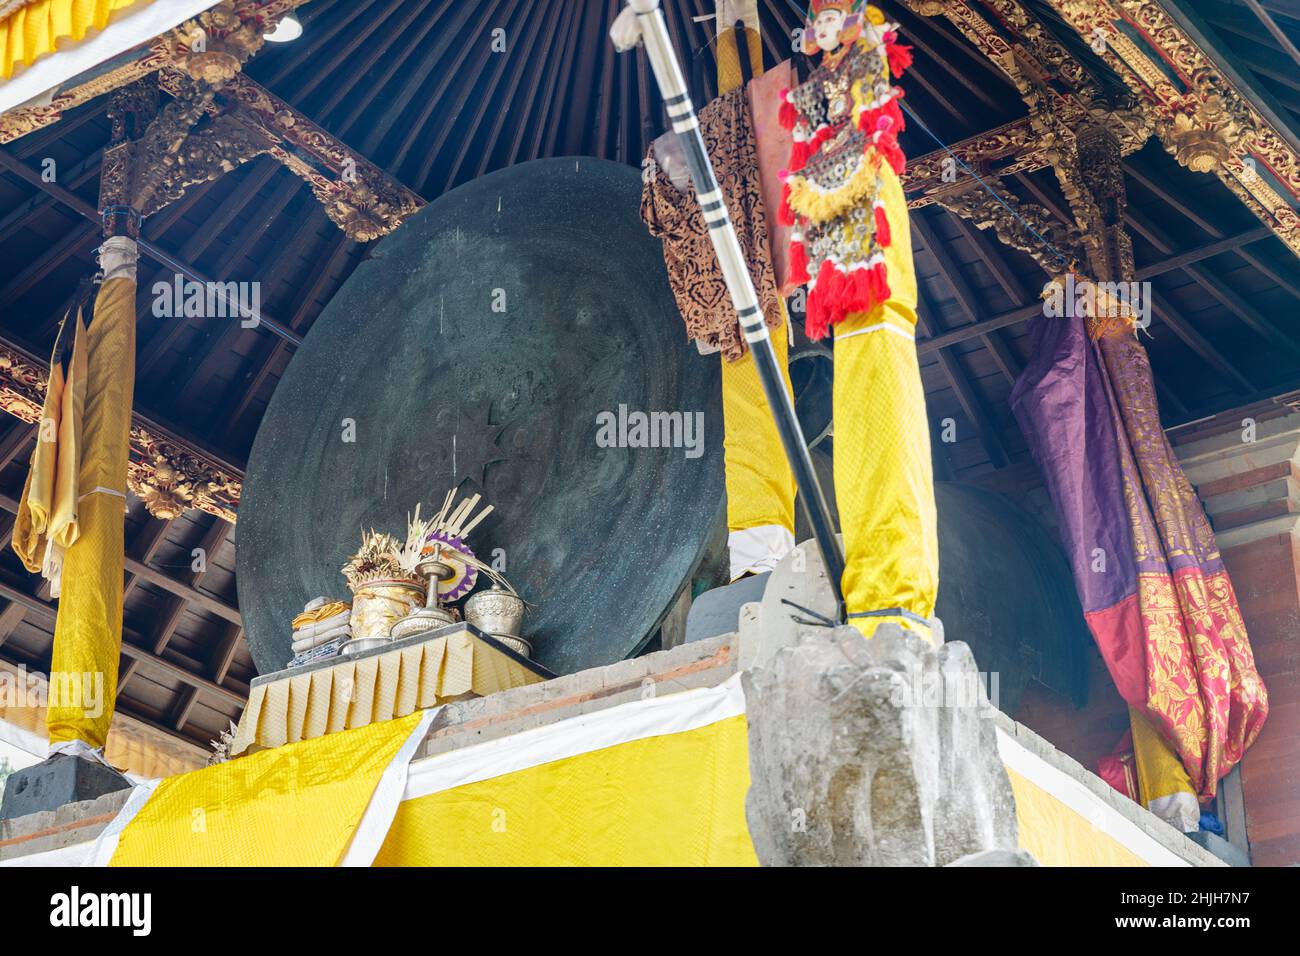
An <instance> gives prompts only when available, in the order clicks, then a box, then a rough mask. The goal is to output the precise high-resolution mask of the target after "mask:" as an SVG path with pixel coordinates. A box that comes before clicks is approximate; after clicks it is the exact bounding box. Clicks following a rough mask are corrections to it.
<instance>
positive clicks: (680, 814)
mask: <svg viewBox="0 0 1300 956" xmlns="http://www.w3.org/2000/svg"><path fill="white" fill-rule="evenodd" d="M746 733H747V731H746V726H745V718H744V715H740V716H737V717H729V718H727V719H725V720H719V721H716V722H714V723H711V724H708V725H707V726H704V727H700V728H698V729H695V730H688V731H684V732H681V733H674V734H665V735H662V736H655V737H646V738H644V739H641V740H632V741H629V742H627V743H622V744H618V745H616V746H613V747H606V748H603V749H600V750H593V751H590V752H588V753H583V754H578V755H577V756H573V757H568V758H565V759H563V760H556V761H552V762H550V763H544V764H541V765H539V766H535V767H529V768H527V769H524V770H518V771H515V772H513V773H507V774H503V775H501V776H497V777H493V778H491V779H489V780H482V781H478V782H475V783H469V784H466V785H464V786H459V787H454V788H452V789H449V790H444V791H442V792H438V793H431V794H428V795H427V796H423V797H416V798H414V799H411V800H407V801H405V802H403V803H402V805H401V807H400V808H399V809H398V811H397V816H396V817H395V818H394V820H393V826H392V829H390V830H389V833H388V838H387V839H386V840H385V841H384V845H383V847H382V848H381V849H380V851H379V855H378V856H377V857H376V858H375V865H376V866H756V865H757V863H758V860H757V858H756V857H755V856H754V848H753V844H752V843H751V842H750V839H749V830H748V828H747V827H746V825H745V793H746V791H747V790H748V789H749V756H748V754H749V751H748V745H747V741H746ZM432 759H434V760H436V759H438V758H436V757H435V758H432Z"/></svg>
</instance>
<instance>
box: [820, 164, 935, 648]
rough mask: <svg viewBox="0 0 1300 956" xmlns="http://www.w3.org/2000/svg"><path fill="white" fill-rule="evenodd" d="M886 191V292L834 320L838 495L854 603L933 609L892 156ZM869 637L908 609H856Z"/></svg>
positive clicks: (925, 484) (847, 591) (923, 438)
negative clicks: (866, 307) (892, 613)
mask: <svg viewBox="0 0 1300 956" xmlns="http://www.w3.org/2000/svg"><path fill="white" fill-rule="evenodd" d="M880 196H881V199H882V200H883V201H884V204H885V214H886V216H887V217H888V219H889V227H890V233H891V235H892V242H891V243H890V245H889V247H888V248H886V250H885V265H886V268H887V270H888V274H889V289H890V298H889V299H888V300H887V301H885V302H883V303H882V304H881V305H880V306H879V307H878V308H876V309H874V310H872V311H871V312H869V313H867V312H860V313H856V314H853V315H849V316H847V317H846V318H845V319H844V321H843V322H841V323H840V324H838V325H836V326H834V334H835V382H834V389H833V406H834V415H835V498H836V502H837V504H838V506H839V513H840V529H841V531H842V532H843V534H844V549H845V569H844V577H843V588H844V602H845V605H846V608H847V611H848V613H849V614H850V615H851V614H854V613H861V612H867V611H880V610H884V609H887V608H895V607H897V608H902V609H904V610H906V611H910V612H911V613H913V614H916V615H919V616H921V617H924V618H928V617H930V616H931V615H932V614H933V613H934V601H935V596H936V594H937V592H938V589H939V536H938V519H937V516H936V514H935V506H934V473H933V471H932V466H931V461H930V425H929V420H928V419H927V418H926V415H925V391H924V389H923V388H922V385H921V370H920V365H919V363H918V360H917V355H916V341H915V335H916V274H915V272H914V271H913V267H912V241H911V233H910V230H909V228H908V221H907V202H906V199H905V198H904V196H903V188H902V185H901V184H900V183H899V181H898V177H897V176H896V175H894V172H893V170H892V169H890V168H889V166H888V164H885V163H882V164H881V191H880ZM849 620H850V623H852V624H853V625H854V626H856V627H857V628H858V629H859V630H861V631H862V632H863V634H865V635H867V636H868V637H870V636H871V635H872V634H873V633H874V632H875V629H876V628H877V627H878V626H879V625H880V624H882V623H885V622H894V623H898V624H901V625H902V626H903V627H906V628H909V629H911V630H913V631H916V632H917V633H919V634H921V635H922V636H923V637H929V634H928V628H926V627H924V626H923V625H919V624H917V623H916V622H913V621H911V620H910V619H908V618H905V617H867V618H861V617H859V618H852V617H851V618H850V619H849Z"/></svg>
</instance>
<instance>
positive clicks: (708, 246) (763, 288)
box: [641, 86, 781, 361]
mask: <svg viewBox="0 0 1300 956" xmlns="http://www.w3.org/2000/svg"><path fill="white" fill-rule="evenodd" d="M700 132H701V133H702V134H703V135H704V145H705V146H706V147H707V148H708V151H709V157H710V158H711V159H712V161H713V172H714V175H715V176H717V178H718V184H719V185H720V186H721V187H722V194H723V196H724V198H725V200H726V203H727V212H728V213H730V215H731V222H732V224H733V225H734V226H735V227H736V234H737V236H738V237H739V238H740V248H741V251H742V252H743V253H744V254H745V261H746V262H748V263H749V274H750V276H751V277H752V278H753V280H754V288H755V289H757V290H758V299H759V302H760V303H761V304H762V307H763V317H764V319H766V321H767V324H768V326H769V327H770V328H779V327H780V325H781V304H780V300H779V298H778V297H777V291H776V279H775V277H774V274H773V271H772V261H771V257H770V255H769V248H770V247H769V246H768V236H767V218H766V215H765V213H764V209H763V194H762V190H761V188H760V185H759V176H758V155H757V150H756V149H755V146H754V125H753V123H752V121H751V119H750V113H749V102H748V98H747V97H746V95H745V88H744V87H743V86H740V87H737V88H736V89H734V90H732V91H730V92H728V93H724V94H722V95H721V96H719V97H718V98H717V99H716V100H714V101H713V102H712V103H710V104H709V105H708V106H706V107H704V109H702V110H700ZM647 159H649V160H650V162H649V163H647V164H646V167H647V170H648V172H647V174H646V178H647V181H646V184H645V187H644V188H643V189H642V191H641V218H642V219H644V220H645V223H646V225H647V226H648V227H649V229H650V234H651V235H653V236H657V237H658V238H659V239H661V240H663V244H664V265H665V266H667V267H668V283H669V285H670V286H672V290H673V295H674V296H675V297H676V299H677V308H678V309H679V310H680V311H681V313H682V318H683V319H685V321H686V334H687V336H688V337H690V338H692V339H695V340H696V341H698V342H700V343H702V344H703V345H705V346H711V347H713V348H716V349H718V350H720V351H721V352H722V354H723V355H724V356H726V358H727V359H728V361H735V360H736V359H738V358H740V357H741V356H742V355H744V354H745V350H746V346H745V339H744V337H743V336H742V335H741V332H740V325H739V323H738V322H737V320H736V310H735V308H734V307H733V306H732V304H731V296H730V295H729V294H728V293H727V284H726V282H725V281H723V278H722V269H721V267H720V266H719V265H718V259H717V256H716V255H715V254H714V252H713V244H712V242H711V241H710V240H709V231H708V228H707V227H706V226H705V225H704V215H703V213H701V212H700V207H699V204H698V203H697V202H696V201H695V189H694V187H693V186H692V185H691V184H690V183H689V182H688V183H687V184H686V188H685V191H682V190H679V189H678V188H677V187H676V186H674V185H673V183H672V180H670V179H669V178H668V176H667V175H666V174H665V173H664V171H663V169H662V168H661V167H660V165H659V164H658V163H656V162H654V146H653V144H652V145H651V147H650V151H649V152H648V153H647Z"/></svg>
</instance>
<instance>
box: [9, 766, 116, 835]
mask: <svg viewBox="0 0 1300 956" xmlns="http://www.w3.org/2000/svg"><path fill="white" fill-rule="evenodd" d="M130 787H131V781H129V780H127V779H126V777H124V776H122V775H121V774H120V773H118V772H117V771H116V770H113V769H112V768H110V767H106V766H104V765H103V764H102V763H98V762H97V761H94V760H87V759H84V758H82V757H72V756H66V755H58V756H54V757H50V758H49V759H47V760H43V761H41V762H40V763H38V764H35V765H33V766H31V767H24V768H23V769H22V770H15V771H14V772H13V773H12V774H10V775H9V777H8V779H7V780H5V787H4V800H3V802H0V819H4V820H9V819H12V818H15V817H25V816H27V815H28V814H31V813H40V812H41V811H44V810H57V809H58V808H59V807H61V806H63V805H64V804H68V803H80V802H82V801H84V800H94V799H96V798H97V797H100V796H103V795H104V794H106V793H113V792H115V791H117V790H128V789H130Z"/></svg>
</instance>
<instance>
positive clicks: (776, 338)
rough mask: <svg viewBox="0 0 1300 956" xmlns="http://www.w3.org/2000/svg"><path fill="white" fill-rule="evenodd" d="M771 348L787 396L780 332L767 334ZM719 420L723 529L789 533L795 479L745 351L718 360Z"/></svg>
mask: <svg viewBox="0 0 1300 956" xmlns="http://www.w3.org/2000/svg"><path fill="white" fill-rule="evenodd" d="M784 309H785V305H784V303H782V310H783V311H784ZM786 322H789V317H788V316H787V317H786ZM772 347H773V349H774V350H775V351H776V360H777V364H778V365H779V366H780V368H781V375H782V377H783V378H784V380H785V388H786V391H787V392H790V391H791V386H790V374H789V372H788V371H787V369H786V365H787V361H788V356H789V345H788V344H787V338H786V330H785V328H784V327H783V328H781V329H773V330H772ZM722 418H723V450H722V459H723V465H724V468H725V477H726V485H727V530H728V531H743V530H745V529H746V528H758V527H762V526H763V525H780V526H781V527H782V528H786V529H787V530H789V531H790V532H792V533H793V531H794V494H795V484H794V474H793V473H792V472H791V471H790V464H789V462H787V461H786V457H785V449H784V448H783V447H782V445H781V435H780V433H779V432H778V431H777V430H776V420H775V419H773V417H772V409H771V408H770V407H768V404H767V395H766V394H765V393H764V391H763V383H762V381H761V380H760V379H759V377H758V368H757V367H756V366H755V364H754V353H753V352H750V351H746V352H745V354H744V355H743V356H742V357H741V358H739V359H737V360H736V361H734V362H728V361H726V360H725V359H724V360H723V361H722Z"/></svg>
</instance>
